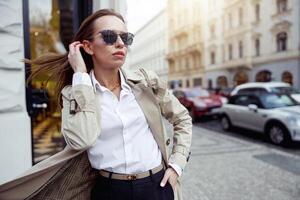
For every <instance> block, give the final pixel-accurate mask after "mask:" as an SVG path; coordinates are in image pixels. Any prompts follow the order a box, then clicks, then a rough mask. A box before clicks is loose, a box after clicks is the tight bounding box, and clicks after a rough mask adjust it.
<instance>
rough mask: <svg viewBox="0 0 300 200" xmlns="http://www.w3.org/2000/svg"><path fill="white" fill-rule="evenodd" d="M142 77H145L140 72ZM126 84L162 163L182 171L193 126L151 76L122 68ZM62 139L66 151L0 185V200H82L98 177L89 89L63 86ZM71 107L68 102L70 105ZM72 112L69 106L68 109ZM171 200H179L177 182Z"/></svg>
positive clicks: (94, 109) (96, 128)
mask: <svg viewBox="0 0 300 200" xmlns="http://www.w3.org/2000/svg"><path fill="white" fill-rule="evenodd" d="M142 72H144V73H142ZM122 73H123V74H124V77H125V81H126V82H127V83H128V84H129V85H130V87H131V88H132V91H133V93H134V95H135V97H136V100H137V102H138V104H139V105H140V107H141V109H142V110H143V112H144V114H145V117H146V119H147V121H148V124H149V127H150V129H151V130H152V133H153V136H154V139H155V140H156V142H157V144H158V146H159V148H160V150H161V152H162V157H163V161H164V163H165V164H166V163H169V162H171V163H176V164H177V165H179V166H180V167H181V168H182V169H184V167H185V165H186V163H187V161H188V158H189V152H190V145H191V137H192V123H191V118H190V116H189V114H188V111H187V110H186V109H185V108H184V107H183V106H182V105H181V104H180V103H179V101H178V100H177V99H176V97H174V96H173V94H172V93H171V92H170V91H169V90H167V86H166V84H165V83H163V82H162V81H160V79H159V78H158V76H157V75H156V74H155V73H154V72H151V71H146V70H139V71H135V72H134V71H130V70H126V69H122ZM62 98H63V109H62V129H61V131H62V134H63V135H64V138H65V140H66V142H67V146H66V148H65V149H64V150H63V151H61V152H59V153H57V154H55V155H53V156H51V157H50V158H48V159H46V160H44V161H42V162H40V163H38V164H36V165H34V166H33V167H32V168H30V169H29V170H28V171H26V172H25V173H24V174H22V175H21V176H20V177H18V178H16V179H14V180H12V181H10V182H8V183H5V184H3V185H1V186H0V199H1V200H10V199H41V200H50V199H51V200H53V199H56V200H69V199H70V200H71V199H72V200H85V199H90V191H91V188H92V186H93V184H94V180H95V178H96V177H97V172H96V170H94V169H92V168H91V166H90V164H89V161H88V158H87V153H86V150H87V149H88V148H89V147H91V146H92V145H93V144H94V143H95V141H96V138H97V137H98V136H99V134H101V133H100V126H101V124H100V118H101V113H100V112H99V110H100V108H99V106H100V105H99V103H96V102H98V101H100V102H101V99H100V98H99V95H98V93H96V91H95V89H94V88H92V87H90V86H85V85H78V86H74V87H71V86H66V87H65V88H64V89H63V90H62ZM74 101H75V102H76V105H77V106H76V107H77V108H76V110H75V113H72V112H70V102H73V103H74ZM71 104H72V103H71ZM71 107H72V106H71ZM162 117H165V118H166V119H167V120H168V121H169V122H170V123H171V124H173V126H174V134H173V141H174V144H173V147H172V150H171V152H169V151H168V145H169V144H170V138H168V134H167V133H166V130H165V127H164V124H163V120H162ZM174 195H175V199H176V200H177V199H178V200H180V199H182V197H181V187H180V178H179V179H178V182H177V185H176V188H175V191H174Z"/></svg>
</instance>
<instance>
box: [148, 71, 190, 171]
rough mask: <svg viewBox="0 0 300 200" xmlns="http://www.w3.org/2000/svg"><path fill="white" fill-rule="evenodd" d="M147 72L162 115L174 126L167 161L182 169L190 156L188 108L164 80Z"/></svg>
mask: <svg viewBox="0 0 300 200" xmlns="http://www.w3.org/2000/svg"><path fill="white" fill-rule="evenodd" d="M147 74H148V77H149V80H150V84H151V85H152V88H153V91H154V93H155V96H156V98H157V101H158V103H159V106H160V109H161V113H162V115H163V116H164V117H165V118H166V119H167V120H168V121H169V122H170V123H171V124H172V125H173V127H174V135H173V148H172V152H171V155H170V158H169V162H170V163H175V164H177V165H179V166H180V167H181V169H182V170H183V169H184V167H185V165H186V163H187V161H188V160H189V156H190V147H191V140H192V126H193V125H192V119H191V117H190V115H189V112H188V110H187V109H186V108H185V107H184V106H183V105H182V104H181V103H180V102H179V101H178V99H177V98H176V97H175V96H174V95H173V93H172V92H171V91H170V90H169V89H168V87H167V84H166V82H165V81H163V80H161V79H159V77H158V76H157V74H156V73H154V72H152V71H147Z"/></svg>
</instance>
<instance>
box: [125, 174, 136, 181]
mask: <svg viewBox="0 0 300 200" xmlns="http://www.w3.org/2000/svg"><path fill="white" fill-rule="evenodd" d="M127 180H130V181H133V180H136V175H128V176H127Z"/></svg>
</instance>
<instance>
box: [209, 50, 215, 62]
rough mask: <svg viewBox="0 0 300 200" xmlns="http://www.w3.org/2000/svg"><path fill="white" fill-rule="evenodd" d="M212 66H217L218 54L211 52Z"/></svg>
mask: <svg viewBox="0 0 300 200" xmlns="http://www.w3.org/2000/svg"><path fill="white" fill-rule="evenodd" d="M210 64H212V65H213V64H216V54H215V52H214V51H212V52H210Z"/></svg>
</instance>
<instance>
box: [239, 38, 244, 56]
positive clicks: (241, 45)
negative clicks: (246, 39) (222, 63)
mask: <svg viewBox="0 0 300 200" xmlns="http://www.w3.org/2000/svg"><path fill="white" fill-rule="evenodd" d="M239 57H240V58H242V57H243V42H242V41H240V42H239Z"/></svg>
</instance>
